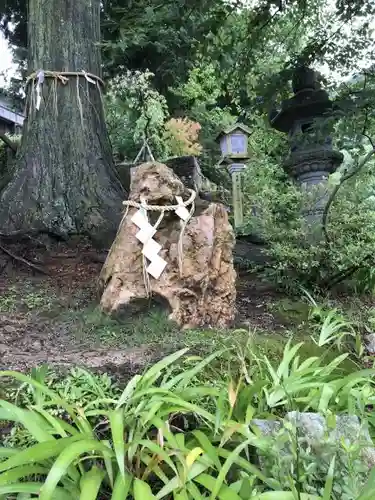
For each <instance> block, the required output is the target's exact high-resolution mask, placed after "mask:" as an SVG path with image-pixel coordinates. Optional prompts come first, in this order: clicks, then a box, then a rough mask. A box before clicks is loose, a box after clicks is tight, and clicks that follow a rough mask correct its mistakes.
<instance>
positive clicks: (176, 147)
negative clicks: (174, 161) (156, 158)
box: [164, 118, 202, 156]
mask: <svg viewBox="0 0 375 500" xmlns="http://www.w3.org/2000/svg"><path fill="white" fill-rule="evenodd" d="M165 129H166V132H165V134H164V137H165V140H166V142H167V144H169V149H170V153H171V154H172V155H173V156H184V155H195V156H199V155H200V153H201V151H202V146H201V145H200V144H199V142H198V135H199V131H200V129H201V126H200V125H199V123H196V122H193V121H191V120H189V119H187V118H171V119H170V120H169V121H167V123H166V124H165Z"/></svg>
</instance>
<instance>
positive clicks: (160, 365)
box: [142, 348, 189, 385]
mask: <svg viewBox="0 0 375 500" xmlns="http://www.w3.org/2000/svg"><path fill="white" fill-rule="evenodd" d="M188 351H189V349H188V348H185V349H181V350H179V351H177V352H175V353H173V354H170V355H169V356H166V357H165V358H163V359H162V360H160V361H158V362H157V363H155V364H154V365H153V366H152V367H151V368H150V369H149V370H147V372H146V373H145V374H144V375H143V376H142V383H144V382H146V381H147V382H148V383H149V385H150V384H152V383H154V381H155V380H156V379H157V378H159V376H160V374H161V372H162V371H163V370H165V369H166V368H167V367H168V366H170V365H171V364H173V363H174V362H175V361H177V360H178V359H179V358H181V357H182V356H184V355H185V354H186V353H187V352H188Z"/></svg>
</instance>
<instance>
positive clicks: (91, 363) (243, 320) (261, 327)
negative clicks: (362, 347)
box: [0, 242, 309, 375]
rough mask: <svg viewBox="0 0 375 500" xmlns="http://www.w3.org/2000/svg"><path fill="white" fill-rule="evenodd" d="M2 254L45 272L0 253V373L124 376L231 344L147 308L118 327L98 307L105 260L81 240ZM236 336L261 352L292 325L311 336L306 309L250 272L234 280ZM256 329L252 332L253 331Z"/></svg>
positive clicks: (222, 334)
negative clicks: (39, 370) (184, 351)
mask: <svg viewBox="0 0 375 500" xmlns="http://www.w3.org/2000/svg"><path fill="white" fill-rule="evenodd" d="M6 248H7V249H9V250H11V251H12V252H13V253H15V254H17V255H19V256H22V257H23V258H25V259H27V260H29V261H30V262H32V263H33V264H35V265H37V266H40V267H42V268H43V269H45V270H46V271H47V272H48V275H43V274H40V273H38V272H35V271H34V270H32V269H30V268H28V267H27V266H25V265H24V264H20V263H19V262H14V261H12V259H9V257H6V256H5V255H0V369H16V370H23V371H24V370H28V369H29V368H32V367H34V366H37V365H40V364H43V363H47V364H49V365H54V366H60V367H64V366H65V367H66V366H71V365H79V366H86V367H90V368H94V369H100V370H101V371H102V370H103V371H110V372H112V373H113V372H115V373H119V372H120V373H121V375H126V374H130V373H133V372H135V371H139V370H140V369H142V368H143V367H144V366H145V365H146V364H148V363H149V362H152V361H154V360H155V359H158V358H160V357H161V356H163V355H164V354H167V353H169V352H171V351H174V350H177V349H178V348H181V347H184V346H190V347H192V349H193V350H198V351H199V350H201V349H205V348H208V349H210V350H212V349H215V348H216V347H219V346H220V345H223V344H224V345H226V344H233V342H234V341H236V339H235V338H234V336H233V331H216V330H205V331H194V330H192V331H187V332H181V331H179V329H178V328H177V327H176V326H175V325H173V324H170V322H168V320H167V318H166V315H165V313H163V312H162V311H160V310H158V309H155V308H151V309H150V310H149V311H148V312H147V313H145V314H143V315H141V316H138V317H129V318H128V319H126V320H123V321H122V322H118V321H115V320H113V319H111V318H108V317H107V316H105V315H103V314H101V313H100V311H99V310H98V308H97V304H98V300H99V298H98V296H97V278H98V276H99V273H100V269H101V267H102V263H103V259H104V257H105V256H104V255H100V254H98V253H97V252H96V251H95V250H93V249H92V248H90V247H89V246H88V245H85V244H82V243H70V245H67V244H65V243H56V244H54V245H53V246H50V247H48V248H47V247H43V246H40V245H36V244H30V242H29V243H25V245H24V246H22V245H17V246H10V245H7V247H6ZM237 308H238V320H237V331H236V332H237V333H236V336H237V339H238V340H239V341H240V340H241V341H242V340H244V341H246V339H245V337H247V336H248V335H249V332H252V334H253V335H254V338H256V339H257V342H259V343H261V344H264V345H265V350H267V349H268V347H267V344H268V346H270V345H272V348H273V349H276V350H282V346H283V344H284V341H285V338H286V337H287V336H288V335H289V334H290V333H289V331H290V329H291V328H292V329H293V330H294V332H295V331H298V332H299V335H300V336H301V337H306V336H308V334H309V332H308V331H307V329H306V328H307V324H308V306H307V304H304V303H303V302H293V301H292V300H291V299H289V298H287V297H285V296H283V295H281V294H280V293H277V292H276V291H274V290H272V289H271V288H270V287H269V286H266V285H265V284H263V283H262V282H261V281H260V280H259V279H257V278H256V277H254V276H253V275H247V276H240V277H239V279H238V301H237ZM254 332H255V333H254Z"/></svg>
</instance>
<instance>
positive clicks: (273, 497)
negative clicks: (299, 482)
mask: <svg viewBox="0 0 375 500" xmlns="http://www.w3.org/2000/svg"><path fill="white" fill-rule="evenodd" d="M251 500H296V497H295V495H294V493H292V492H291V491H267V492H266V493H261V494H260V495H256V496H255V497H251ZM298 500H323V499H322V497H317V496H315V495H307V494H306V493H300V495H299V499H298Z"/></svg>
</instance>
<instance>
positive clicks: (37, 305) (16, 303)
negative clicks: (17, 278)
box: [0, 281, 57, 313]
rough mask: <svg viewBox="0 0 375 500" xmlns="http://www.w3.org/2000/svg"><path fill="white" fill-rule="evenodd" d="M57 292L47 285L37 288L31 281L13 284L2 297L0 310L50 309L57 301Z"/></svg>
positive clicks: (5, 311) (8, 311) (10, 311)
mask: <svg viewBox="0 0 375 500" xmlns="http://www.w3.org/2000/svg"><path fill="white" fill-rule="evenodd" d="M56 301H57V297H56V294H55V293H54V292H53V291H52V290H50V289H49V288H47V287H38V288H36V287H35V285H34V284H32V283H31V282H28V281H26V282H23V283H22V284H18V285H13V286H11V287H9V289H8V290H7V291H6V292H5V293H3V294H2V296H1V297H0V312H1V313H12V312H16V311H20V312H28V311H48V310H50V309H51V308H52V307H53V305H54V304H55V303H56Z"/></svg>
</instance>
